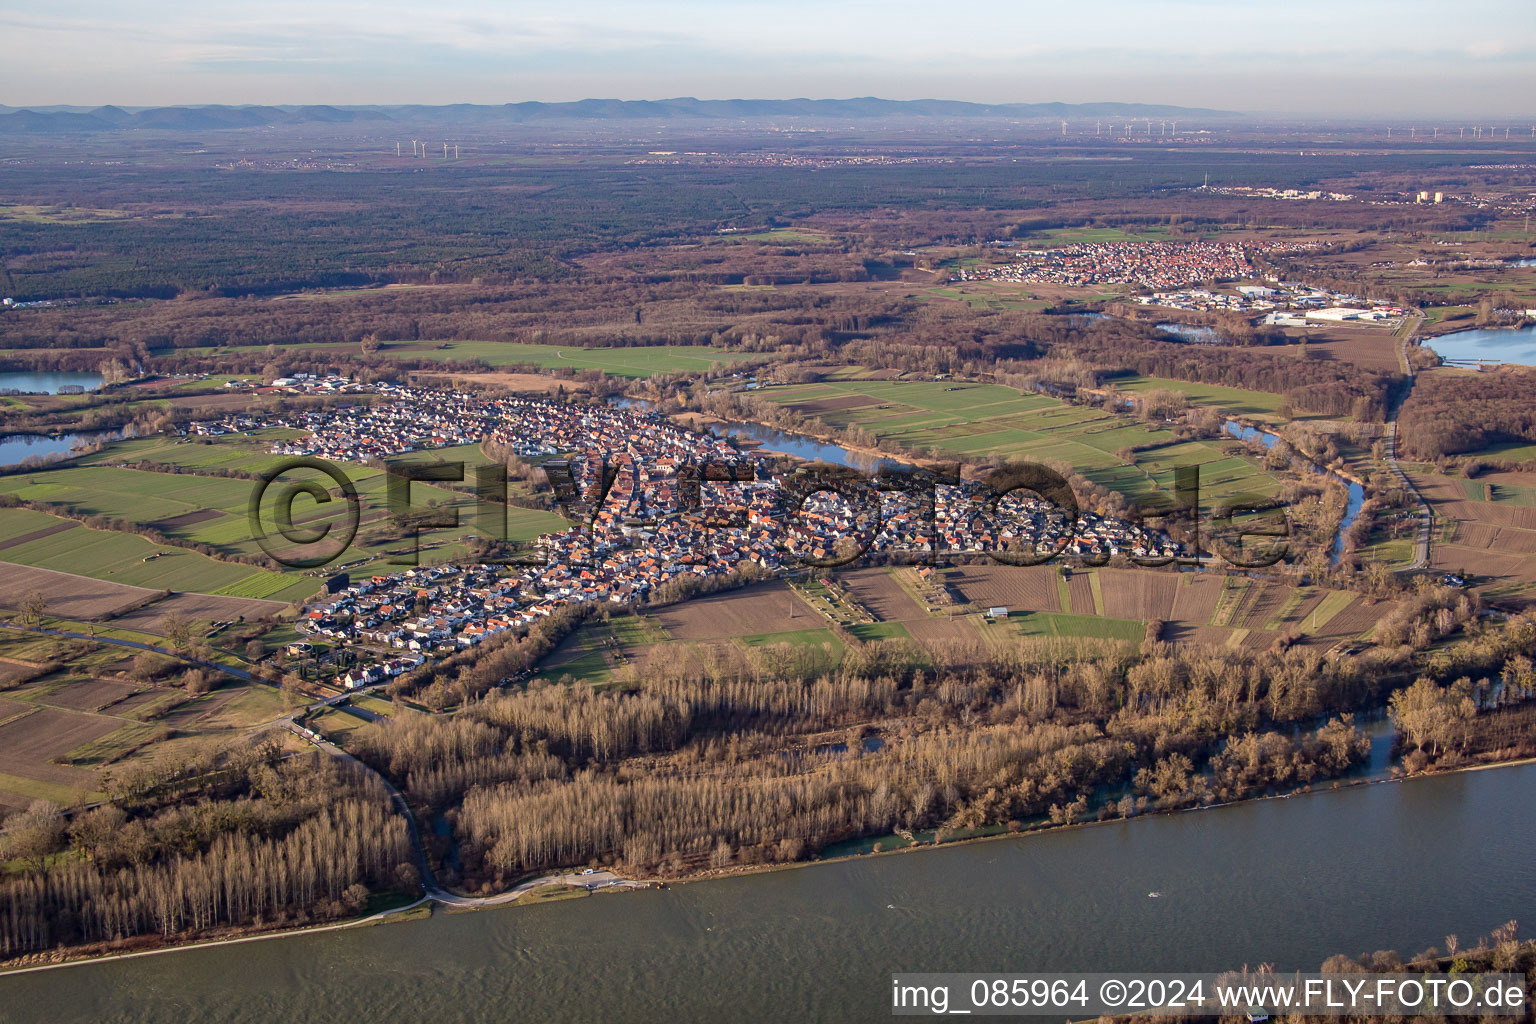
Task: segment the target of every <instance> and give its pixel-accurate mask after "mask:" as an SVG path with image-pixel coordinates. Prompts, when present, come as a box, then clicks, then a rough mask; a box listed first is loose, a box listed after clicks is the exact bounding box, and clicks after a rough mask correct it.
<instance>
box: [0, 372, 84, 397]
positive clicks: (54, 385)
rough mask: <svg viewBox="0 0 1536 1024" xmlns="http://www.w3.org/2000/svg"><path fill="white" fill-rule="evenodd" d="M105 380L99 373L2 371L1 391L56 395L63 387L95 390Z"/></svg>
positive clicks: (0, 378)
mask: <svg viewBox="0 0 1536 1024" xmlns="http://www.w3.org/2000/svg"><path fill="white" fill-rule="evenodd" d="M102 383H103V381H102V377H101V374H99V373H71V372H65V371H52V370H49V371H32V370H25V371H18V372H11V371H5V372H0V392H4V391H21V392H24V393H26V394H29V395H56V394H58V393H59V389H60V388H62V387H80V388H84V389H85V390H86V391H95V390H96V389H97V388H99V387H101V385H102Z"/></svg>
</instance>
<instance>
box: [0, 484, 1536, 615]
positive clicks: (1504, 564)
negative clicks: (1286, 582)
mask: <svg viewBox="0 0 1536 1024" xmlns="http://www.w3.org/2000/svg"><path fill="white" fill-rule="evenodd" d="M1412 476H1413V480H1414V483H1415V484H1416V485H1417V486H1418V488H1419V491H1420V493H1421V494H1423V496H1424V498H1425V500H1427V501H1428V502H1429V504H1430V506H1431V507H1432V508H1433V509H1434V511H1435V516H1436V518H1437V523H1438V527H1439V528H1438V529H1437V532H1436V536H1435V539H1434V542H1433V543H1431V544H1430V549H1429V550H1430V564H1431V566H1432V567H1433V568H1435V569H1437V570H1441V571H1445V572H1454V573H1460V574H1463V575H1464V576H1466V577H1467V578H1468V579H1469V580H1470V581H1471V582H1472V583H1474V584H1476V585H1478V587H1479V589H1480V590H1481V591H1482V593H1483V594H1484V595H1485V596H1486V597H1490V598H1494V599H1497V600H1500V601H1504V602H1507V603H1510V604H1513V605H1519V606H1530V605H1532V604H1536V475H1533V474H1531V473H1527V472H1507V471H1506V472H1497V473H1487V474H1484V475H1482V476H1479V477H1478V478H1477V479H1475V480H1468V479H1465V478H1462V477H1451V476H1443V475H1440V474H1436V473H1432V472H1415V473H1413V474H1412ZM1378 532H1380V531H1378ZM3 555H4V552H3V551H0V556H3Z"/></svg>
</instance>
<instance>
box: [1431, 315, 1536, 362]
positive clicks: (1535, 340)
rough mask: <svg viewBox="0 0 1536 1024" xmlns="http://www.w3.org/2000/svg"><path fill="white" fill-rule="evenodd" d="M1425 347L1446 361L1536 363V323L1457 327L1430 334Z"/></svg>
mask: <svg viewBox="0 0 1536 1024" xmlns="http://www.w3.org/2000/svg"><path fill="white" fill-rule="evenodd" d="M1424 345H1425V347H1427V348H1431V349H1434V350H1435V353H1436V354H1437V355H1439V356H1440V358H1441V359H1444V360H1445V361H1446V362H1448V363H1511V364H1514V365H1516V366H1536V325H1532V326H1528V327H1516V328H1504V329H1499V330H1484V329H1480V330H1474V331H1457V332H1456V333H1454V334H1442V335H1441V336H1440V337H1438V338H1429V339H1427V340H1425V342H1424Z"/></svg>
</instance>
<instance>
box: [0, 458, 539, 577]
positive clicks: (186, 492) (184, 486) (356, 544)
mask: <svg viewBox="0 0 1536 1024" xmlns="http://www.w3.org/2000/svg"><path fill="white" fill-rule="evenodd" d="M270 443H271V439H270V438H265V437H257V438H234V439H229V440H227V441H226V440H225V439H220V440H219V441H218V442H216V443H213V444H201V443H185V442H181V443H178V442H177V441H175V440H173V439H167V438H147V439H142V440H135V441H124V442H117V443H115V444H113V445H110V446H108V448H106V449H105V450H103V451H102V452H100V453H96V454H95V455H93V456H91V457H90V458H89V460H87V461H88V463H89V464H85V465H80V466H70V467H61V468H58V469H49V470H39V471H36V472H30V473H25V474H16V475H13V476H10V477H6V478H3V479H0V493H12V494H15V495H16V496H17V497H19V498H22V499H23V500H35V501H40V502H47V503H50V504H59V505H63V506H65V507H68V508H69V509H70V510H71V511H73V512H74V513H76V514H79V515H100V516H105V517H109V518H117V519H123V520H126V521H130V522H135V523H140V524H143V525H146V526H150V527H152V528H154V529H156V530H158V531H159V532H161V533H163V534H165V535H166V536H167V537H171V538H174V539H176V540H179V541H183V542H186V543H191V544H207V545H209V546H211V547H213V548H215V549H217V550H219V551H220V552H227V553H229V554H230V555H236V556H256V555H260V554H262V548H261V547H260V545H259V544H258V543H257V542H256V539H255V537H254V536H253V531H252V528H251V524H250V521H249V502H250V499H251V495H252V491H253V488H254V487H255V486H257V485H256V484H255V483H254V482H253V481H250V480H243V479H238V478H225V477H215V476H204V475H198V474H197V472H196V471H197V470H199V469H207V468H210V467H215V466H221V465H227V466H228V467H229V468H234V469H242V470H244V471H246V472H262V471H265V470H267V469H269V468H270V467H272V466H274V465H276V464H277V463H278V461H279V460H278V459H277V458H276V457H274V456H271V455H269V454H267V453H266V452H265V448H266V447H267V446H268V445H269V444H270ZM224 454H232V456H233V457H232V458H230V459H229V460H228V461H227V462H226V461H224V460H223V459H222V455H224ZM416 458H417V459H427V460H429V461H431V460H436V459H455V458H457V459H463V460H464V461H465V462H467V463H470V464H477V463H479V462H481V461H483V458H482V457H481V456H479V454H478V451H477V450H476V449H474V448H473V446H469V447H468V448H452V449H443V450H441V451H437V452H433V453H426V454H423V455H418V456H416ZM140 459H144V460H148V461H151V462H155V463H164V464H169V465H176V466H180V467H184V468H185V469H187V470H189V472H185V473H163V472H154V471H144V470H138V469H130V468H125V467H124V466H121V465H109V464H107V463H109V462H129V463H132V462H137V461H138V460H140ZM342 468H343V469H344V471H345V472H347V474H348V475H349V476H350V477H351V478H352V479H353V481H354V483H355V484H356V486H357V489H358V492H359V495H360V503H361V509H362V519H361V523H360V529H359V534H358V537H357V538H355V539H354V541H353V544H352V545H351V546H350V547H348V548H347V549H346V550H345V551H341V552H339V553H337V556H336V558H335V559H334V562H335V563H336V564H341V563H361V562H368V561H372V560H379V559H383V560H386V561H393V560H394V559H395V558H397V557H405V555H404V552H406V551H408V549H409V548H410V542H409V538H408V537H406V536H404V535H402V534H400V533H399V531H397V530H392V529H390V524H389V522H388V520H389V510H388V503H387V497H386V495H387V489H388V484H387V475H386V474H385V473H384V472H383V471H382V470H379V469H373V468H368V467H362V466H353V465H350V464H349V465H346V466H344V467H342ZM472 473H473V469H472V468H466V474H470V475H471V478H472ZM300 475H302V474H300ZM298 478H299V476H298V475H295V476H294V479H298ZM288 479H289V477H288V475H285V476H284V480H285V481H286V480H288ZM325 482H326V483H329V481H325ZM465 486H466V487H468V486H469V485H468V484H466V485H465ZM270 493H274V494H275V493H276V492H275V491H274V492H270ZM411 493H412V501H413V503H414V504H415V505H417V506H420V507H423V508H424V507H426V506H427V505H429V504H437V505H442V506H453V507H457V508H459V511H460V523H461V525H460V526H459V527H458V528H452V529H443V530H422V531H421V535H420V541H419V545H418V549H419V552H420V556H419V557H420V558H421V559H422V560H423V561H426V562H432V561H440V560H445V559H452V558H456V557H462V555H463V553H464V546H463V545H464V542H465V541H466V540H467V539H469V538H470V537H472V536H475V535H476V534H475V533H474V532H473V531H474V526H473V519H474V516H473V510H472V501H473V499H472V498H470V497H469V496H468V494H467V493H460V492H458V491H456V490H450V489H447V488H446V487H440V486H433V485H428V484H414V485H413V486H412V491H411ZM333 495H335V496H336V497H339V492H336V491H334V488H333ZM263 507H264V508H266V507H267V505H264V506H263ZM344 507H345V506H344V503H342V502H340V501H337V502H336V503H334V505H328V506H321V505H317V504H315V503H314V502H313V501H312V499H309V498H307V497H305V498H303V499H302V500H301V501H300V502H299V503H297V504H296V505H295V506H294V508H295V521H296V522H297V523H298V524H300V525H302V526H305V527H311V528H313V527H319V526H320V525H322V524H324V523H327V522H333V521H336V520H337V519H338V518H339V517H340V515H341V514H342V512H343V510H344ZM23 514H25V515H27V516H32V517H34V518H31V519H26V520H18V525H17V526H16V527H11V528H7V527H4V526H0V544H7V543H12V544H13V546H11V547H6V548H4V549H3V550H0V557H3V558H6V559H8V560H12V561H17V562H23V563H26V564H35V565H39V566H43V567H49V568H61V567H62V566H60V565H58V564H55V563H56V562H57V561H58V560H59V556H60V554H61V553H62V552H65V551H68V552H69V558H68V570H69V571H75V572H81V571H84V572H85V573H86V574H88V575H99V576H101V577H102V578H105V579H110V580H111V581H113V582H124V583H130V584H133V585H138V586H150V587H157V588H159V587H165V588H169V589H172V590H190V591H201V592H209V593H220V594H227V595H229V596H236V597H247V598H258V599H273V600H280V601H291V600H295V599H299V598H303V597H306V596H308V595H309V594H311V593H313V592H314V590H315V589H316V587H317V585H318V584H317V583H316V582H315V580H314V579H313V578H312V577H306V576H303V575H300V574H297V573H292V572H288V573H275V572H266V571H264V570H255V569H253V568H251V567H248V566H237V565H231V564H228V563H221V562H218V561H215V560H213V559H209V558H206V557H204V556H202V555H199V554H196V553H194V552H190V551H186V550H183V549H179V548H169V549H167V548H164V547H162V546H158V545H153V544H151V543H150V542H148V541H146V540H144V539H143V538H138V537H133V536H130V535H124V534H106V535H104V536H108V537H112V538H121V539H117V540H113V541H111V542H109V545H108V546H111V547H112V548H113V549H114V550H112V551H107V550H105V548H104V547H103V546H102V543H99V542H98V543H96V544H94V545H93V546H92V547H91V548H90V549H89V550H88V551H86V552H77V551H75V550H74V544H75V543H76V540H75V539H73V538H70V539H66V540H62V541H61V540H58V539H55V538H45V537H35V538H32V539H31V540H29V541H27V542H26V543H14V542H16V541H17V540H18V539H19V538H20V537H21V536H22V534H23V533H24V532H26V531H24V530H22V529H21V528H20V524H21V523H23V522H31V523H35V524H36V525H35V526H33V527H32V528H33V529H36V530H42V529H45V528H47V527H48V526H49V525H56V523H55V524H49V523H47V522H45V521H44V520H42V519H37V518H35V517H37V516H40V515H42V513H35V512H30V511H26V510H5V511H0V521H3V520H4V519H5V518H6V517H9V516H12V515H23ZM47 518H51V517H47ZM56 522H57V521H56ZM565 525H566V524H565V521H564V520H563V519H561V518H560V517H559V516H557V515H555V514H553V513H548V512H542V511H539V510H536V509H525V508H519V507H515V506H513V507H508V509H507V535H506V539H507V540H510V541H513V542H526V541H529V540H532V539H534V538H536V537H538V536H540V535H542V534H545V533H549V532H554V531H558V530H561V529H564V527H565ZM378 527H383V528H385V530H386V533H385V535H384V538H383V540H382V541H381V542H380V548H382V550H380V549H378V548H368V547H364V546H363V544H364V543H365V542H366V540H367V535H368V531H369V530H370V528H378ZM155 551H164V552H166V553H165V554H163V555H162V557H161V558H158V559H154V560H152V561H146V560H145V559H146V556H148V555H151V554H154V552H155ZM119 556H121V557H119Z"/></svg>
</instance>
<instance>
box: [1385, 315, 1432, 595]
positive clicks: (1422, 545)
mask: <svg viewBox="0 0 1536 1024" xmlns="http://www.w3.org/2000/svg"><path fill="white" fill-rule="evenodd" d="M1415 316H1416V320H1415V321H1414V323H1413V324H1412V326H1410V327H1409V328H1408V330H1407V331H1406V332H1404V334H1403V336H1402V338H1401V339H1399V341H1398V343H1397V366H1398V369H1399V371H1400V372H1401V373H1402V374H1403V376H1404V377H1405V378H1406V382H1405V383H1404V385H1403V388H1402V390H1401V391H1400V392H1399V394H1398V395H1397V397H1396V400H1395V401H1393V403H1392V409H1391V411H1390V412H1389V413H1388V419H1387V430H1386V436H1385V437H1384V438H1383V449H1384V451H1385V453H1386V457H1387V467H1388V468H1389V469H1391V470H1392V475H1393V476H1395V477H1397V481H1398V483H1400V484H1401V485H1402V486H1403V488H1404V490H1406V491H1407V492H1408V493H1409V494H1412V495H1413V496H1414V498H1415V499H1416V500H1417V501H1418V503H1419V523H1418V534H1417V536H1416V537H1415V538H1414V542H1413V561H1411V562H1409V563H1408V564H1407V565H1406V566H1404V567H1403V568H1401V569H1399V570H1398V571H1399V572H1417V571H1418V570H1420V569H1423V568H1426V567H1427V566H1428V565H1429V541H1430V537H1431V535H1432V534H1433V532H1434V527H1435V513H1434V509H1432V508H1430V505H1429V502H1427V501H1425V500H1424V495H1422V494H1420V493H1419V489H1418V488H1417V487H1416V486H1414V483H1413V481H1412V480H1410V479H1409V478H1408V474H1407V473H1405V472H1403V467H1402V466H1401V465H1399V464H1398V461H1397V411H1398V409H1400V408H1402V405H1403V403H1404V402H1406V401H1407V400H1408V395H1409V393H1410V392H1412V391H1413V380H1414V378H1413V366H1412V364H1410V363H1409V362H1408V343H1409V342H1410V341H1412V340H1413V336H1414V335H1415V334H1417V333H1418V330H1419V328H1420V327H1422V326H1423V325H1424V313H1423V312H1422V311H1415Z"/></svg>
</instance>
